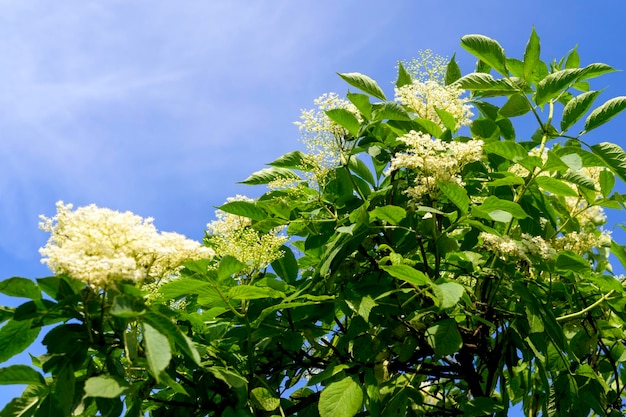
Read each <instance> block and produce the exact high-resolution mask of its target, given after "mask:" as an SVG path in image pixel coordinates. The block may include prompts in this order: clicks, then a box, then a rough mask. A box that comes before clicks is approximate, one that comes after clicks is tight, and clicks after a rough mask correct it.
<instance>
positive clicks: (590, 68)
mask: <svg viewBox="0 0 626 417" xmlns="http://www.w3.org/2000/svg"><path fill="white" fill-rule="evenodd" d="M582 70H583V74H582V77H581V79H585V80H588V79H590V78H595V77H599V76H600V75H603V74H608V73H611V72H615V71H616V70H615V68H613V67H612V66H610V65H607V64H603V63H601V62H595V63H593V64H589V65H587V66H586V67H585V68H583V69H582Z"/></svg>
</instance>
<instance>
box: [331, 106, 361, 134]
mask: <svg viewBox="0 0 626 417" xmlns="http://www.w3.org/2000/svg"><path fill="white" fill-rule="evenodd" d="M325 113H326V116H328V118H329V119H330V120H332V121H333V122H335V123H337V124H338V125H339V126H341V127H343V128H345V129H346V130H347V131H348V132H349V133H350V134H351V135H352V136H353V137H355V138H357V137H358V136H359V129H360V128H361V124H360V123H359V120H358V119H357V118H356V116H355V115H354V113H352V112H351V111H350V110H347V109H342V108H337V109H330V110H326V111H325Z"/></svg>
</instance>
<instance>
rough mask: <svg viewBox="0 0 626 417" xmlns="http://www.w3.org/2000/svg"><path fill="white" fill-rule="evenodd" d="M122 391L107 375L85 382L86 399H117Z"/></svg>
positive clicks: (117, 383)
mask: <svg viewBox="0 0 626 417" xmlns="http://www.w3.org/2000/svg"><path fill="white" fill-rule="evenodd" d="M144 332H145V330H144ZM148 360H150V358H148ZM168 362H169V360H168ZM124 391H126V387H123V386H121V385H120V383H119V382H117V381H116V380H115V379H114V378H112V377H110V376H108V375H99V376H92V377H91V378H89V379H87V380H86V381H85V396H86V397H101V398H117V397H119V396H120V395H122V394H123V393H124Z"/></svg>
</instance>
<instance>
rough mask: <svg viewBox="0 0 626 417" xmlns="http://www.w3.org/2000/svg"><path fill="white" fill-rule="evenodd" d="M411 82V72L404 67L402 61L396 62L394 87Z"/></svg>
mask: <svg viewBox="0 0 626 417" xmlns="http://www.w3.org/2000/svg"><path fill="white" fill-rule="evenodd" d="M411 83H413V80H412V79H411V74H409V72H408V71H407V70H406V69H405V68H404V65H402V62H398V79H397V80H396V87H397V88H400V87H402V86H405V85H409V84H411Z"/></svg>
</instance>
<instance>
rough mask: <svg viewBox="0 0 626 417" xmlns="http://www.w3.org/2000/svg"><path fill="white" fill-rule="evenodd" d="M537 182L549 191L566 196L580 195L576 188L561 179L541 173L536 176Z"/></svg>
mask: <svg viewBox="0 0 626 417" xmlns="http://www.w3.org/2000/svg"><path fill="white" fill-rule="evenodd" d="M535 182H536V183H537V185H539V187H540V188H541V189H543V190H544V191H547V192H549V193H552V194H556V195H560V196H564V197H578V192H577V191H576V190H574V189H573V188H572V187H570V186H569V185H567V184H565V183H564V182H563V181H561V180H559V179H556V178H552V177H547V176H543V175H541V176H538V177H537V178H535Z"/></svg>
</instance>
